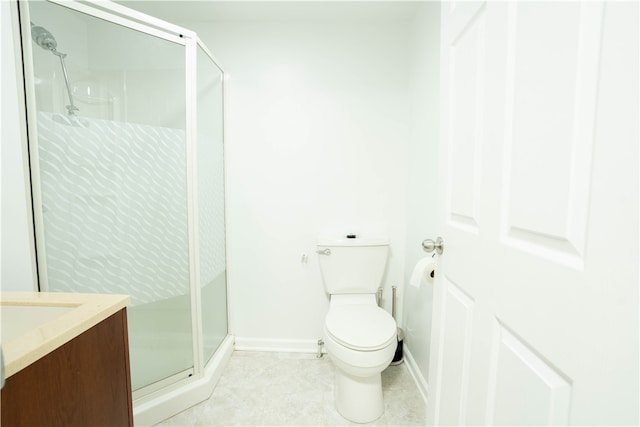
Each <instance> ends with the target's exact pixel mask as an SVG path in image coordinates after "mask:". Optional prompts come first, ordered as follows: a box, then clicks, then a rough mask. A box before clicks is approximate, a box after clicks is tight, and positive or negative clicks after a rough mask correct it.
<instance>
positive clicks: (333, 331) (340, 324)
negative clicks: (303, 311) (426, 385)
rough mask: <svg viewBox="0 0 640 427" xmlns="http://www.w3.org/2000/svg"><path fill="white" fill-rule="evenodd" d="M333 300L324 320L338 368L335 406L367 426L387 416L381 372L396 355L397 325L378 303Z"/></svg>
mask: <svg viewBox="0 0 640 427" xmlns="http://www.w3.org/2000/svg"><path fill="white" fill-rule="evenodd" d="M340 297H341V295H334V296H332V297H331V304H330V308H329V312H328V313H327V317H326V319H325V327H324V334H325V341H324V342H325V347H326V349H327V353H328V354H329V357H330V358H331V360H332V361H333V363H334V364H335V366H336V378H335V379H336V381H335V384H334V388H335V404H336V409H337V410H338V412H339V413H340V414H341V415H342V416H343V417H344V418H346V419H348V420H350V421H353V422H356V423H368V422H370V421H373V420H375V419H377V418H379V417H380V416H381V415H382V414H383V412H384V402H383V399H382V383H381V375H380V374H381V372H382V371H383V370H384V369H385V368H386V367H387V366H389V363H391V360H392V359H393V355H394V354H395V350H396V345H397V339H396V323H395V321H394V320H393V318H392V317H391V316H390V315H389V314H388V313H387V312H386V311H384V310H383V309H381V308H379V307H378V306H377V305H376V303H375V296H374V295H371V300H370V301H369V302H368V303H359V304H354V303H349V304H341V303H340Z"/></svg>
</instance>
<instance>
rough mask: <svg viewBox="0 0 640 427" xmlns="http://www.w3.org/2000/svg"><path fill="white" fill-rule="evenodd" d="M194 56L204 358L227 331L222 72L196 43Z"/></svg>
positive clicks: (207, 358)
mask: <svg viewBox="0 0 640 427" xmlns="http://www.w3.org/2000/svg"><path fill="white" fill-rule="evenodd" d="M196 61H197V78H196V81H197V84H196V86H197V87H196V92H197V93H196V97H197V103H198V105H197V110H198V113H197V124H198V126H197V141H198V146H197V157H198V165H197V168H198V202H199V211H198V216H199V221H198V224H199V235H200V236H199V237H200V239H199V240H200V286H201V288H200V292H201V298H202V338H203V350H204V360H205V362H206V361H208V360H209V359H210V358H211V356H212V355H213V354H214V352H215V351H216V349H217V348H218V346H219V345H220V344H221V343H222V340H223V339H224V338H225V336H226V335H227V305H226V304H227V297H226V268H225V266H226V262H225V258H226V257H225V227H224V218H225V216H224V159H223V152H224V147H223V132H222V129H223V92H222V85H223V81H222V78H223V73H222V70H220V69H219V68H218V66H217V65H216V64H215V63H214V62H213V61H212V60H211V58H210V56H209V55H208V54H207V52H205V51H204V50H203V48H202V47H200V46H198V48H197V54H196Z"/></svg>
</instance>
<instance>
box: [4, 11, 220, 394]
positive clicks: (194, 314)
mask: <svg viewBox="0 0 640 427" xmlns="http://www.w3.org/2000/svg"><path fill="white" fill-rule="evenodd" d="M46 1H47V2H49V3H52V4H56V5H58V6H62V7H65V8H68V9H71V10H74V11H77V12H80V13H84V14H87V15H89V16H93V17H96V18H99V19H102V20H104V21H107V22H110V23H112V24H115V25H119V26H122V27H125V28H129V29H133V30H135V31H139V32H141V33H144V34H147V35H148V36H150V37H157V38H160V39H163V40H166V41H169V42H173V43H176V44H179V45H181V46H184V49H185V53H184V61H185V63H184V64H185V82H184V83H185V102H186V104H185V150H186V151H185V155H186V179H187V189H186V191H187V232H188V240H189V244H188V257H189V290H190V304H191V335H192V354H193V367H192V368H188V369H186V370H184V371H182V372H179V373H177V374H173V375H170V376H169V377H167V378H164V379H161V380H159V381H156V382H153V383H151V384H148V385H146V386H143V387H141V388H140V389H138V390H136V391H135V392H134V393H133V397H134V403H144V402H147V401H150V400H151V399H153V398H154V397H156V395H157V393H156V392H157V391H159V390H164V391H172V390H176V389H179V388H180V387H182V386H184V385H186V384H189V383H191V382H193V381H195V380H198V379H201V378H203V376H204V370H205V365H206V364H207V360H205V356H204V344H203V333H202V327H201V318H202V307H201V292H200V289H201V287H200V261H199V247H200V245H199V233H198V229H199V226H198V192H197V190H198V188H197V177H198V176H197V167H196V166H197V152H196V151H197V148H196V147H197V87H196V86H197V79H196V77H197V75H196V73H197V63H196V58H197V49H198V47H200V48H202V50H203V52H204V53H205V54H206V55H207V56H208V58H209V60H211V61H212V62H213V63H214V65H215V66H216V67H217V68H218V69H219V70H220V71H221V73H222V82H221V83H222V116H223V117H222V119H221V120H222V129H223V132H222V150H223V159H224V164H225V166H226V156H225V155H224V151H225V149H224V147H225V128H226V126H225V124H226V102H225V101H226V96H227V85H226V82H227V74H226V73H225V71H224V69H223V67H222V66H220V62H219V61H218V60H216V59H215V57H214V56H213V55H212V54H211V51H210V50H209V49H208V48H207V47H206V45H205V44H204V43H203V42H202V41H201V40H200V39H199V37H198V36H197V34H196V33H195V32H194V31H191V30H188V29H186V28H182V27H179V26H177V25H174V24H171V23H169V22H166V21H163V20H160V19H158V18H154V17H152V16H149V15H146V14H143V13H140V12H137V11H135V10H132V9H129V8H127V7H124V6H121V5H119V4H117V3H112V2H105V1H99V0H98V1H95V0H85V1H84V2H83V3H78V2H76V1H73V0H71V1H70V0H46ZM17 3H18V9H19V14H18V15H19V19H20V26H21V40H20V43H21V46H19V48H20V49H22V52H23V55H22V66H23V70H24V73H23V74H24V82H25V100H26V105H25V108H26V111H25V113H26V117H27V133H28V138H27V139H28V146H29V159H28V162H29V168H30V174H31V192H32V204H33V222H34V233H35V250H36V253H40V254H46V247H45V234H44V216H43V209H42V189H41V186H40V182H41V181H40V159H39V155H38V150H39V147H38V131H37V110H36V108H35V106H36V95H35V81H34V76H35V75H34V65H33V52H32V43H30V42H28V41H29V40H30V39H31V37H30V36H29V30H28V29H29V28H30V16H29V8H28V3H29V2H28V1H27V0H19V1H18V2H17ZM225 170H226V168H225ZM225 176H226V174H225V172H224V170H223V192H224V194H226V180H224V177H225ZM226 212H227V206H226V203H225V206H224V214H225V219H224V221H223V224H225V232H224V236H225V242H224V247H225V272H227V263H226V253H228V247H227V239H226ZM35 258H36V260H37V274H38V288H39V290H40V291H41V292H45V291H47V290H48V279H47V263H46V257H45V256H40V257H37V256H35ZM225 288H226V302H225V305H226V308H227V313H226V317H227V333H226V338H225V340H228V339H229V336H230V332H229V331H230V329H231V328H230V316H229V292H228V285H227V280H226V278H225ZM225 340H223V342H222V343H221V344H220V345H219V346H218V350H219V349H220V348H221V347H222V346H223V345H224V342H225ZM216 352H217V350H216ZM216 352H214V355H215V353H216ZM214 358H215V356H214V357H212V358H211V360H213V359H214Z"/></svg>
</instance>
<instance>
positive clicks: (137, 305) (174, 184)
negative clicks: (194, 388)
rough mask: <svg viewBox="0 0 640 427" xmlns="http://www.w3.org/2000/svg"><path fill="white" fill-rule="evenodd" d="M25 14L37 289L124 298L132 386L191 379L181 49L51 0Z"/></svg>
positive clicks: (169, 40)
mask: <svg viewBox="0 0 640 427" xmlns="http://www.w3.org/2000/svg"><path fill="white" fill-rule="evenodd" d="M24 4H27V3H26V2H25V3H24ZM28 7H29V13H30V21H31V36H32V37H31V40H32V44H31V51H32V57H33V71H34V73H33V74H34V86H35V107H36V110H37V112H36V114H35V115H34V114H33V112H30V117H31V118H35V121H36V122H37V143H36V144H34V145H35V146H37V149H36V151H37V153H36V154H37V155H36V156H35V158H36V159H37V160H38V161H37V165H36V169H37V173H36V174H35V178H36V182H34V187H35V190H34V201H35V203H34V205H35V210H36V223H37V224H36V227H37V229H38V230H39V231H38V235H39V236H41V238H40V239H38V243H37V244H38V263H39V270H40V280H41V284H44V286H45V287H46V289H43V290H48V291H61V292H87V293H93V292H95V293H123V294H129V295H131V301H132V302H131V305H130V306H129V309H128V314H129V343H130V359H131V376H132V386H133V389H134V390H136V389H140V388H143V387H145V386H148V385H150V384H153V383H162V381H163V380H165V379H167V378H171V381H173V380H176V379H177V378H182V377H187V376H188V375H190V374H191V373H192V372H193V366H194V362H193V360H194V355H193V352H194V344H193V334H192V307H191V295H190V280H191V278H190V258H189V251H190V246H189V226H188V197H187V176H188V172H187V148H186V106H185V102H186V101H185V99H186V84H185V80H186V71H185V42H184V40H181V39H180V38H178V37H176V36H174V35H170V34H167V35H163V34H160V32H158V31H155V32H154V35H150V34H148V33H146V32H142V31H139V30H134V29H132V28H129V27H125V26H123V25H118V24H115V23H113V22H109V21H106V20H102V19H98V18H96V17H93V16H90V15H87V14H84V13H80V12H78V11H75V10H72V9H69V8H67V7H62V6H59V5H56V4H52V3H48V2H28ZM34 29H35V30H34ZM52 40H53V41H52ZM54 43H55V46H54ZM52 46H54V47H52ZM69 105H71V106H73V107H75V108H76V109H77V110H74V109H73V108H71V109H70V108H69ZM30 107H31V106H30ZM69 112H71V113H73V114H69ZM32 150H33V148H32ZM32 162H33V159H32ZM225 330H226V329H225Z"/></svg>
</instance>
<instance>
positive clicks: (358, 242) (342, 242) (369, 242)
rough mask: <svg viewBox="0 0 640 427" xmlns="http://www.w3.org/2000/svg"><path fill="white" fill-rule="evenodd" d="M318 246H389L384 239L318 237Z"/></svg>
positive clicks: (386, 239)
mask: <svg viewBox="0 0 640 427" xmlns="http://www.w3.org/2000/svg"><path fill="white" fill-rule="evenodd" d="M318 246H389V239H388V238H386V237H356V238H347V237H318Z"/></svg>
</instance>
